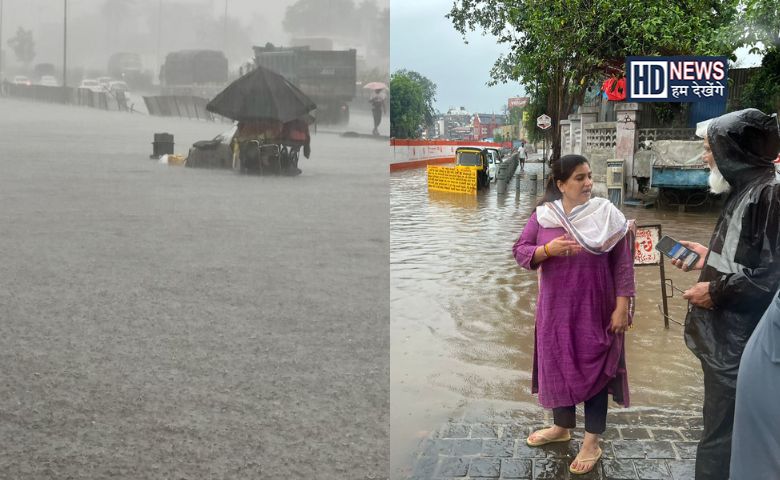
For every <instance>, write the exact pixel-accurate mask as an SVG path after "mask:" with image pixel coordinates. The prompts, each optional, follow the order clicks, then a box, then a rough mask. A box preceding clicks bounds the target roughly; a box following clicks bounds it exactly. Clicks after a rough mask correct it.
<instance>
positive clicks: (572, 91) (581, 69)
mask: <svg viewBox="0 0 780 480" xmlns="http://www.w3.org/2000/svg"><path fill="white" fill-rule="evenodd" d="M767 1H768V0H767ZM737 2H738V0H685V1H678V0H647V1H644V2H637V1H635V0H609V1H607V0H454V5H453V7H452V9H451V11H450V13H449V14H448V15H447V16H448V18H449V19H450V20H451V21H452V23H453V26H454V27H455V29H456V30H457V31H458V32H460V33H461V34H464V35H465V34H466V32H468V31H473V30H481V31H482V32H483V33H486V34H492V35H494V36H495V37H496V39H497V41H498V42H499V43H503V44H506V45H507V47H508V52H507V53H506V54H504V55H501V56H500V57H499V58H498V59H497V60H496V62H495V65H494V66H493V69H492V70H491V74H492V78H493V80H492V82H493V84H495V83H498V82H510V81H518V82H520V83H521V84H523V85H524V86H525V87H526V91H529V92H535V93H532V96H534V95H537V94H538V93H537V92H538V91H539V89H540V88H541V86H545V87H546V93H547V95H546V100H547V102H546V108H545V112H546V113H547V114H548V115H550V117H552V120H553V126H554V129H553V134H552V137H553V138H552V142H553V157H554V158H556V157H558V156H559V155H560V123H559V121H560V120H561V119H564V118H566V116H567V115H568V114H569V113H570V112H571V109H572V106H573V105H575V104H578V103H580V101H581V99H582V96H583V94H584V90H585V87H586V86H587V85H590V84H592V83H595V81H596V80H598V79H600V78H602V77H603V76H605V75H615V74H617V75H620V74H622V70H623V68H624V63H625V57H626V56H629V55H729V54H731V53H732V52H733V51H734V47H735V45H736V43H737V40H736V37H735V34H734V32H733V20H734V19H735V18H736V15H737Z"/></svg>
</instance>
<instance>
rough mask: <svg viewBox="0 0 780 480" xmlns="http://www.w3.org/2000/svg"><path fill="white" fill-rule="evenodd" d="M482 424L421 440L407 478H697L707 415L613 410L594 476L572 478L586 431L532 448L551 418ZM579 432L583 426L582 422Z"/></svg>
mask: <svg viewBox="0 0 780 480" xmlns="http://www.w3.org/2000/svg"><path fill="white" fill-rule="evenodd" d="M523 415H525V417H524V418H522V419H520V418H512V416H513V415H512V413H509V414H507V415H506V417H505V419H501V418H499V419H494V420H491V421H490V422H484V421H482V422H480V421H478V419H470V418H469V417H468V415H466V416H464V417H463V418H460V419H453V420H452V421H451V422H448V423H446V424H443V425H442V426H441V428H439V429H437V430H436V431H434V432H433V433H431V434H430V435H429V436H428V437H427V438H424V439H422V440H421V442H420V444H419V448H418V452H417V454H416V455H415V461H414V465H413V468H412V469H411V471H410V472H409V475H407V476H406V478H409V479H414V480H423V479H437V480H439V479H448V480H449V479H454V478H458V479H494V478H501V479H503V478H506V479H509V478H512V479H524V480H537V479H539V480H541V479H545V480H547V479H549V480H553V479H556V480H557V479H574V478H579V479H604V480H662V479H664V480H665V479H674V480H687V479H692V478H693V477H694V462H695V458H696V444H697V442H698V439H699V438H700V436H701V428H702V421H701V416H694V415H690V416H688V415H682V414H669V413H668V412H664V411H659V410H642V411H632V410H624V411H621V410H619V409H611V410H610V413H609V417H608V421H607V422H608V425H607V431H606V432H605V433H604V435H603V437H602V440H601V448H602V450H603V451H604V453H603V456H602V458H601V460H600V461H599V462H598V463H597V464H596V467H595V468H594V469H593V471H592V472H590V473H588V474H585V475H574V474H571V473H569V469H568V467H569V464H570V463H571V462H572V461H573V460H574V457H575V456H576V455H577V451H578V450H579V446H580V442H581V441H582V436H583V429H582V428H578V429H576V430H574V431H573V432H572V440H571V441H569V442H562V443H553V444H549V445H545V446H542V447H535V448H532V447H529V446H528V445H526V442H525V439H526V437H527V436H528V435H529V434H530V433H531V432H532V431H534V430H536V429H539V428H544V427H546V426H550V425H552V418H551V415H550V414H549V413H546V414H545V415H544V416H541V415H540V416H539V417H538V418H528V417H527V414H523ZM578 425H580V426H581V425H582V417H581V415H580V416H579V419H578Z"/></svg>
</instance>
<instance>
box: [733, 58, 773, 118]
mask: <svg viewBox="0 0 780 480" xmlns="http://www.w3.org/2000/svg"><path fill="white" fill-rule="evenodd" d="M741 100H742V107H743V108H748V107H753V108H758V109H759V110H761V111H763V112H766V113H772V112H777V114H778V115H780V50H778V48H777V47H773V48H771V49H770V50H768V51H767V52H766V54H765V55H764V58H763V60H762V61H761V69H760V70H759V71H758V73H756V74H755V75H754V76H753V77H752V78H751V79H750V81H749V82H748V83H747V85H745V88H744V90H743V92H742V98H741Z"/></svg>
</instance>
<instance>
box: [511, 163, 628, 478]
mask: <svg viewBox="0 0 780 480" xmlns="http://www.w3.org/2000/svg"><path fill="white" fill-rule="evenodd" d="M592 188H593V180H592V177H591V169H590V164H589V163H588V160H587V159H586V158H585V157H583V156H581V155H564V156H563V157H561V158H559V159H558V160H556V161H555V162H553V171H552V176H551V177H550V179H549V181H548V182H547V187H546V190H545V192H544V196H543V198H542V200H541V201H540V202H539V205H538V206H537V207H536V211H535V212H533V213H532V214H531V217H530V218H529V219H528V223H527V224H526V225H525V228H523V232H522V234H521V235H520V238H519V239H518V240H517V242H516V243H515V245H514V248H513V253H514V257H515V260H517V263H518V264H520V266H521V267H523V268H526V269H530V270H537V269H538V272H539V282H538V285H539V292H538V296H537V303H536V325H535V327H536V329H535V332H536V334H535V336H534V339H535V340H534V357H533V358H534V361H533V368H532V372H533V374H532V392H533V393H538V394H539V403H540V404H541V405H542V406H543V407H545V408H549V409H552V413H553V422H554V425H553V426H552V427H550V428H545V429H542V430H537V431H535V432H534V433H532V434H531V435H530V436H529V437H528V438H527V439H526V443H527V444H528V445H529V446H532V447H537V446H541V445H545V444H548V443H553V442H566V441H569V440H570V439H571V429H572V428H575V427H576V416H575V407H576V405H577V404H580V403H584V404H585V437H584V439H583V442H582V446H581V448H580V451H579V453H578V454H577V456H576V457H575V459H574V461H573V462H572V463H571V465H570V466H569V471H570V472H571V473H574V474H577V475H579V474H585V473H588V472H590V471H592V470H593V469H594V467H595V466H596V463H597V462H598V460H599V459H600V458H601V455H602V450H601V448H600V447H599V438H600V435H601V434H603V433H604V431H605V430H606V424H607V406H608V405H607V404H608V400H609V394H610V393H611V394H612V397H613V399H614V400H615V402H617V403H619V404H622V405H624V406H626V407H627V406H628V405H629V395H628V374H627V371H626V361H625V350H624V334H625V332H626V331H627V330H628V329H629V328H630V324H631V317H632V313H631V311H632V309H631V304H632V298H633V297H634V293H635V290H634V259H633V254H632V246H633V243H634V239H633V237H634V236H633V230H632V228H631V224H630V223H629V221H628V220H626V218H625V216H623V214H622V213H621V212H620V210H618V209H617V208H616V207H615V206H614V205H612V203H610V202H609V201H608V200H606V199H604V198H591V189H592Z"/></svg>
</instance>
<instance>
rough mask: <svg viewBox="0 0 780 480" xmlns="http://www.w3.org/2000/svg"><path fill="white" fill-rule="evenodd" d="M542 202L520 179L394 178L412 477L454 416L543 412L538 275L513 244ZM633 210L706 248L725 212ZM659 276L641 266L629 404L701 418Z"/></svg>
mask: <svg viewBox="0 0 780 480" xmlns="http://www.w3.org/2000/svg"><path fill="white" fill-rule="evenodd" d="M540 165H541V164H536V165H534V164H531V165H529V167H530V168H531V169H538V168H539V166H540ZM540 173H541V172H540ZM540 177H541V175H540ZM540 190H541V189H540ZM534 206H535V199H534V198H532V197H531V196H530V195H529V194H528V193H527V192H525V191H521V192H517V191H516V188H515V182H514V179H513V181H512V183H511V185H510V186H509V189H508V193H507V194H506V195H497V193H496V188H495V185H494V186H493V187H492V188H491V189H490V191H486V192H484V193H483V192H480V193H479V195H477V196H468V195H459V194H447V193H439V192H430V193H429V192H428V191H427V186H426V173H425V170H424V169H416V170H407V171H400V172H395V173H392V174H391V176H390V236H391V241H390V263H391V265H390V274H391V280H390V312H391V314H390V316H391V327H390V328H391V333H390V335H391V360H390V365H391V387H390V408H391V413H390V418H391V478H403V477H405V476H406V475H408V474H409V471H410V468H411V466H412V458H413V455H414V454H415V453H416V449H417V448H418V447H419V444H420V443H421V440H423V439H425V438H426V437H428V436H429V435H430V434H431V432H432V431H435V430H436V429H438V428H439V427H440V426H441V425H442V424H445V423H446V422H448V421H457V420H454V419H459V418H461V419H462V418H464V416H465V417H466V418H467V419H468V420H467V423H468V422H480V421H485V422H489V421H491V420H492V419H494V418H495V417H500V416H502V415H505V414H506V412H509V411H511V412H512V415H517V414H518V412H519V413H520V414H521V415H522V414H523V413H527V414H528V418H534V417H537V416H538V415H536V414H535V412H539V411H541V407H539V406H538V404H537V402H536V398H535V396H533V395H531V392H530V391H531V385H530V383H531V366H532V365H531V364H532V357H533V335H534V305H535V299H536V282H537V280H536V273H535V272H529V271H525V270H523V269H521V268H520V267H519V266H518V265H517V264H516V262H515V260H514V258H513V257H512V252H511V250H512V245H513V244H514V242H515V240H517V238H518V236H519V235H520V232H521V231H522V228H523V226H524V224H525V221H526V220H527V218H528V216H529V215H530V213H531V212H532V211H533V208H534ZM623 210H624V212H625V213H626V215H627V216H628V217H629V218H636V219H637V223H638V224H640V225H649V224H661V225H662V228H663V233H664V234H667V235H670V236H673V237H675V238H678V239H683V240H684V239H688V240H694V241H698V242H701V243H704V244H706V243H707V242H708V240H709V236H710V234H711V232H712V229H713V227H714V223H715V219H716V217H717V212H716V211H715V210H714V209H713V210H711V211H708V212H704V213H701V212H700V213H680V212H678V211H676V210H675V211H664V210H657V209H638V208H631V207H626V208H624V209H623ZM666 266H667V268H666V276H667V278H672V279H673V281H674V283H675V285H676V286H679V287H682V288H686V287H687V286H689V285H691V284H693V283H694V282H695V281H696V278H697V274H695V273H685V272H682V271H679V270H677V269H675V268H674V267H672V266H671V265H670V264H669V263H668V262H667V264H666ZM659 277H660V274H659V268H658V267H650V266H647V267H637V269H636V281H637V292H638V295H637V305H636V316H635V320H634V323H635V327H634V328H633V329H632V330H631V331H630V333H629V334H628V336H627V362H628V372H629V385H630V388H631V402H632V406H631V407H630V409H631V410H641V409H644V408H652V409H654V410H655V411H662V412H669V413H670V414H674V413H684V414H688V415H696V414H697V413H698V412H699V411H700V406H701V400H702V397H703V387H702V378H701V371H700V367H699V364H698V361H697V360H696V358H695V357H694V356H693V355H692V354H691V353H690V352H689V351H688V350H687V348H686V347H685V344H684V341H683V338H682V327H680V326H679V325H677V324H675V323H671V324H670V328H669V329H668V330H666V329H665V328H664V322H663V317H662V315H661V314H660V313H659V310H658V308H657V306H656V305H658V304H660V303H661V288H660V280H659ZM686 305H687V304H686V302H685V301H684V300H683V299H682V298H681V297H680V294H679V293H676V292H675V298H672V299H670V300H669V312H670V316H671V317H672V318H674V319H676V320H678V321H682V320H683V319H684V316H685V312H686ZM610 408H611V411H615V409H619V408H620V407H617V406H614V404H611V407H610ZM607 421H608V422H609V419H608V420H607Z"/></svg>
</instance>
